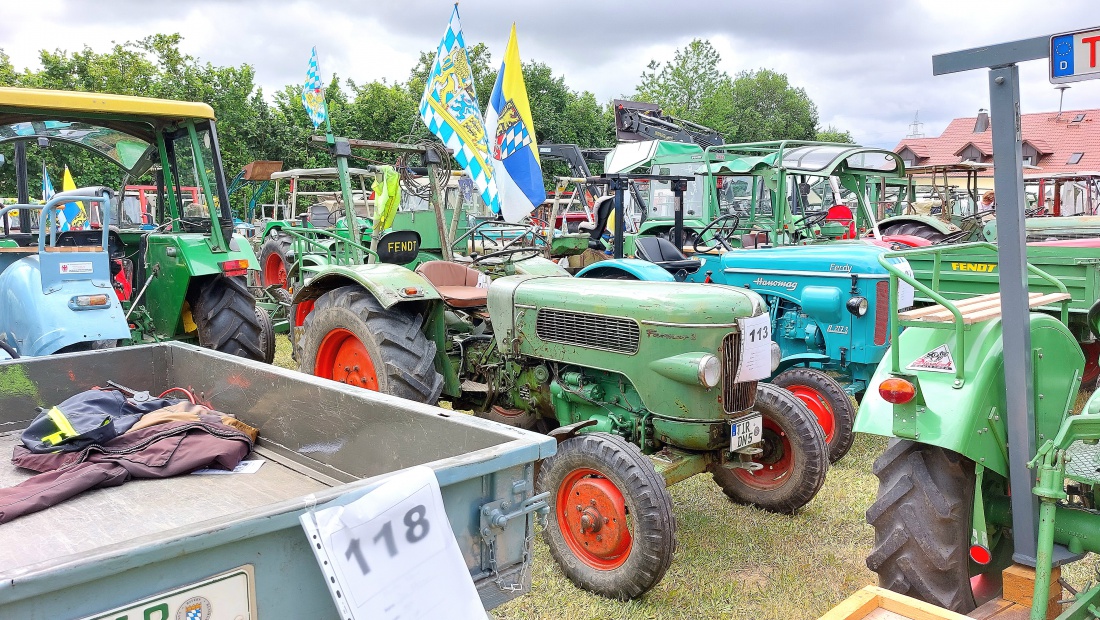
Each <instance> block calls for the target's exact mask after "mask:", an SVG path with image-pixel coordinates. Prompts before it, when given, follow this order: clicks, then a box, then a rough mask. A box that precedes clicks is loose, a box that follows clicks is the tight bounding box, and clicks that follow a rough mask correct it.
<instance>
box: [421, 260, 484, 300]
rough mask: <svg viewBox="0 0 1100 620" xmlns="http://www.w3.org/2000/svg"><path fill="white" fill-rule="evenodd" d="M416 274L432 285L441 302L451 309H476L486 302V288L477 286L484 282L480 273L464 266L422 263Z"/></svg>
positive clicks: (439, 261) (442, 262)
mask: <svg viewBox="0 0 1100 620" xmlns="http://www.w3.org/2000/svg"><path fill="white" fill-rule="evenodd" d="M416 273H419V274H420V275H422V276H424V278H425V279H427V280H428V282H431V283H432V286H434V287H435V290H437V291H439V296H440V297H442V298H443V302H444V303H446V304H447V305H448V306H451V307H453V308H478V307H481V306H484V305H485V303H486V302H487V300H488V295H489V288H488V286H478V283H479V282H482V281H484V280H483V277H482V273H481V272H480V271H478V270H476V269H470V268H469V267H467V266H465V265H459V264H458V263H451V262H448V261H445V260H433V261H428V262H426V263H422V264H421V265H420V266H419V267H417V268H416Z"/></svg>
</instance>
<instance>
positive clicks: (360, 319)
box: [298, 285, 443, 405]
mask: <svg viewBox="0 0 1100 620" xmlns="http://www.w3.org/2000/svg"><path fill="white" fill-rule="evenodd" d="M423 324H424V317H423V316H421V315H419V314H416V313H413V312H409V311H407V310H405V309H403V308H401V307H396V308H390V309H388V310H387V309H386V308H383V307H382V305H381V304H379V303H378V301H377V300H376V299H375V298H374V297H373V296H372V295H371V294H370V293H368V292H367V291H366V290H365V289H363V287H361V286H358V285H351V286H344V287H341V288H338V289H333V290H331V291H329V292H327V293H325V294H324V295H321V296H320V297H319V298H317V302H316V303H315V304H314V306H313V311H312V312H310V313H309V315H308V316H307V317H306V319H305V322H304V323H303V325H302V337H301V339H300V342H299V343H298V345H299V347H298V359H299V360H300V361H301V365H302V372H306V373H309V374H312V375H316V376H318V377H322V378H325V379H332V380H333V381H339V382H340V383H346V384H348V385H354V386H356V387H361V388H366V389H368V390H374V391H377V392H384V393H386V394H392V395H393V396H399V397H401V398H407V399H409V400H415V401H417V402H421V403H429V404H432V405H434V404H435V403H436V401H437V400H438V399H439V394H440V392H442V391H443V376H442V375H440V374H439V373H438V372H436V370H435V353H436V345H435V343H434V342H432V341H430V340H428V338H427V337H426V336H424V333H423V332H422V331H421V327H422V326H423Z"/></svg>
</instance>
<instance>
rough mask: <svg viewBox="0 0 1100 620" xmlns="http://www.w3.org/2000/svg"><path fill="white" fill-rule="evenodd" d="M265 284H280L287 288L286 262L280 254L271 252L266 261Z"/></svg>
mask: <svg viewBox="0 0 1100 620" xmlns="http://www.w3.org/2000/svg"><path fill="white" fill-rule="evenodd" d="M263 279H264V286H271V285H272V284H278V285H279V286H280V287H282V288H286V263H284V262H283V258H282V257H281V256H279V255H278V254H271V255H270V256H268V257H267V260H266V261H264V273H263Z"/></svg>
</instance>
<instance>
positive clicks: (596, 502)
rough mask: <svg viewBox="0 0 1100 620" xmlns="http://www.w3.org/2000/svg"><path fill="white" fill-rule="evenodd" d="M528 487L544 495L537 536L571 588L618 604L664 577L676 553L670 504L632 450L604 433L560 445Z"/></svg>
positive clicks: (638, 453) (644, 461)
mask: <svg viewBox="0 0 1100 620" xmlns="http://www.w3.org/2000/svg"><path fill="white" fill-rule="evenodd" d="M535 488H536V489H537V492H539V493H541V492H543V491H549V492H550V510H551V515H550V519H549V520H548V522H547V525H546V528H545V529H544V530H543V532H542V535H543V538H544V539H545V541H546V544H547V545H548V546H549V547H550V554H551V555H552V556H554V560H556V561H557V563H558V565H559V566H561V568H562V570H563V571H564V572H565V575H566V577H568V578H569V580H570V581H572V582H573V583H574V584H576V586H577V587H579V588H582V589H584V590H588V591H589V592H594V593H596V594H599V595H601V596H606V597H608V598H613V599H619V600H624V601H625V600H629V599H633V598H637V597H638V596H641V595H642V594H644V593H645V592H646V591H648V590H649V589H650V588H652V587H653V586H655V585H657V583H658V582H660V581H661V578H662V577H664V574H665V571H667V570H668V567H669V565H670V564H671V563H672V555H673V553H674V552H675V551H676V519H675V517H674V516H673V514H672V498H671V497H670V496H669V494H668V490H667V489H666V488H665V481H664V479H663V478H662V477H661V476H660V474H658V473H657V470H656V469H655V468H654V467H653V463H651V462H650V460H649V459H648V458H646V457H645V456H644V455H643V454H642V453H641V451H640V450H639V449H638V448H637V446H635V445H633V444H631V443H629V442H628V441H626V440H625V439H623V438H621V437H618V436H616V435H610V434H607V433H588V434H582V435H578V436H576V437H572V438H570V439H567V440H565V441H563V442H562V443H561V444H560V445H559V446H558V452H557V454H555V455H554V456H552V457H550V458H548V459H546V461H544V462H543V464H542V468H541V470H540V471H539V475H538V481H537V482H536V485H535Z"/></svg>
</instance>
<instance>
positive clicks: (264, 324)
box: [256, 289, 282, 364]
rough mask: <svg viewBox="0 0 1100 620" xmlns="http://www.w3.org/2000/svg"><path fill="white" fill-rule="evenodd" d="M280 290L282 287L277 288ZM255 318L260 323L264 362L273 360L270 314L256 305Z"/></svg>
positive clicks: (273, 347)
mask: <svg viewBox="0 0 1100 620" xmlns="http://www.w3.org/2000/svg"><path fill="white" fill-rule="evenodd" d="M279 290H282V289H279ZM256 320H257V321H258V322H259V323H260V346H261V347H262V348H263V352H264V360H263V361H264V363H265V364H270V363H271V362H274V361H275V328H274V326H272V324H271V316H270V315H268V313H267V310H264V309H263V308H261V307H259V306H256Z"/></svg>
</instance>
